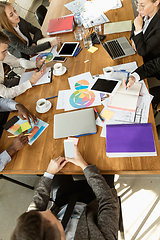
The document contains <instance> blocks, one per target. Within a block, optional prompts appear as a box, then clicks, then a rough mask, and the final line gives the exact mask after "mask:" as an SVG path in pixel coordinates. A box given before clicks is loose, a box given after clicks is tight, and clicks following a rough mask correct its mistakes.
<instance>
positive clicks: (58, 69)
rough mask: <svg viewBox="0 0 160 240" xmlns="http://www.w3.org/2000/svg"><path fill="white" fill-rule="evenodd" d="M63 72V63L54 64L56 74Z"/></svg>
mask: <svg viewBox="0 0 160 240" xmlns="http://www.w3.org/2000/svg"><path fill="white" fill-rule="evenodd" d="M62 70H63V66H62V63H56V64H54V73H55V74H58V75H60V74H62Z"/></svg>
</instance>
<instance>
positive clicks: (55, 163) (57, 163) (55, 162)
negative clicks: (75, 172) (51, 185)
mask: <svg viewBox="0 0 160 240" xmlns="http://www.w3.org/2000/svg"><path fill="white" fill-rule="evenodd" d="M68 162H70V163H73V164H75V165H76V166H79V167H80V168H82V170H83V169H84V168H85V167H86V166H88V164H87V163H86V161H85V160H84V159H83V157H82V156H81V154H80V152H79V151H78V147H77V146H74V158H65V157H61V156H59V157H58V158H56V159H51V161H50V163H49V165H48V168H47V172H48V173H51V174H53V175H55V174H56V173H58V172H59V171H60V170H61V169H62V168H63V167H64V166H65V165H66V164H67V163H68Z"/></svg>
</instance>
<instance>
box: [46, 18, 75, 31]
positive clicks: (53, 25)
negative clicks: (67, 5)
mask: <svg viewBox="0 0 160 240" xmlns="http://www.w3.org/2000/svg"><path fill="white" fill-rule="evenodd" d="M73 28H74V16H73V15H71V16H64V17H61V18H56V19H50V21H49V24H48V29H47V34H48V35H53V34H58V33H64V32H72V31H73Z"/></svg>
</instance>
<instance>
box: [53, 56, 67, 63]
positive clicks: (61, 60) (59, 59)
mask: <svg viewBox="0 0 160 240" xmlns="http://www.w3.org/2000/svg"><path fill="white" fill-rule="evenodd" d="M66 59H67V58H66V57H60V56H55V57H54V58H53V61H57V62H65V61H66Z"/></svg>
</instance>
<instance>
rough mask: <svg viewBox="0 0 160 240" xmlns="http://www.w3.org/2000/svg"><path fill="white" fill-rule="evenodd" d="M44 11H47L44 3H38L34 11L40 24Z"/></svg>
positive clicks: (44, 14)
mask: <svg viewBox="0 0 160 240" xmlns="http://www.w3.org/2000/svg"><path fill="white" fill-rule="evenodd" d="M46 13H47V8H46V7H45V6H44V5H40V6H39V7H38V8H37V10H36V11H35V15H36V18H37V20H38V22H39V24H40V25H41V26H42V24H43V21H44V18H45V16H46Z"/></svg>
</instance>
